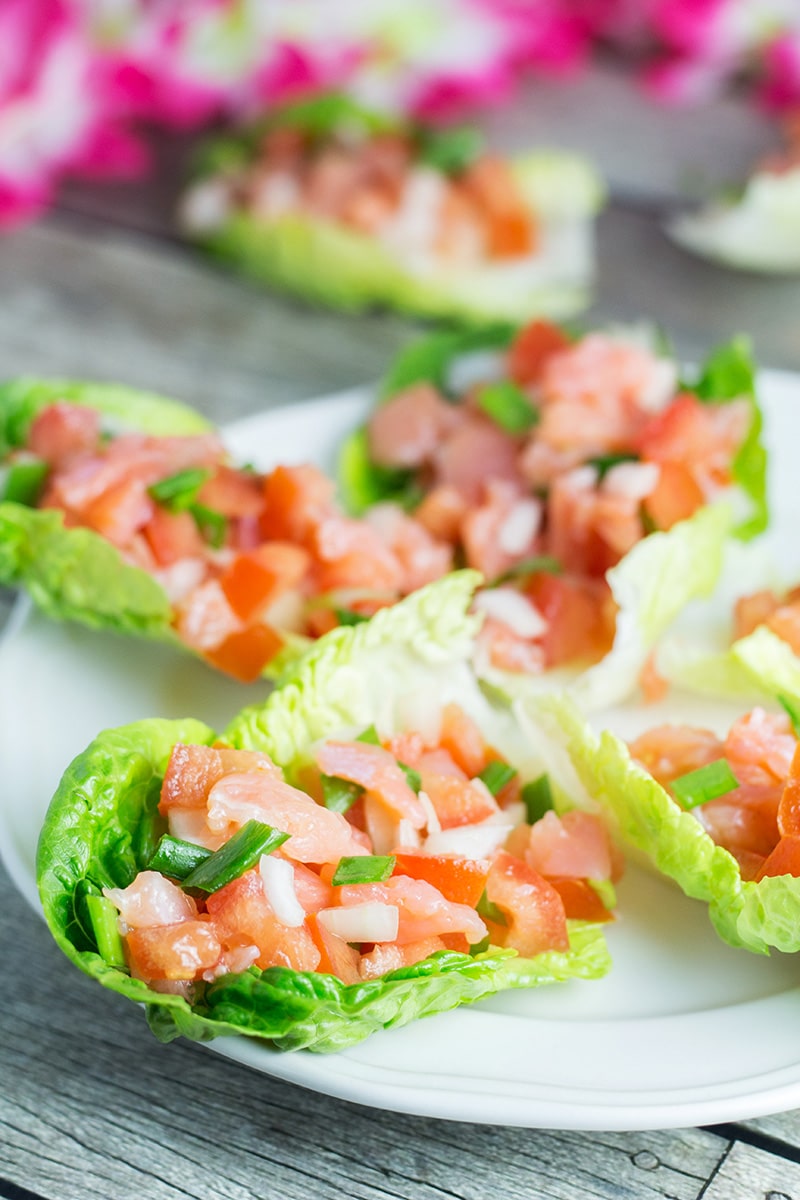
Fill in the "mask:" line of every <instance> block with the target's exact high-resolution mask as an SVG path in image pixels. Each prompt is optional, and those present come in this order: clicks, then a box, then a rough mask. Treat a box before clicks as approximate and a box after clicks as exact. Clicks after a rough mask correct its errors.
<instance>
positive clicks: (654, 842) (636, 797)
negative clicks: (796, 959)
mask: <svg viewBox="0 0 800 1200" xmlns="http://www.w3.org/2000/svg"><path fill="white" fill-rule="evenodd" d="M536 719H537V721H539V722H540V723H541V727H542V728H543V729H544V730H545V731H546V733H547V735H548V736H549V738H550V739H551V742H550V747H551V750H550V752H551V754H552V755H553V762H551V765H550V768H549V769H550V771H551V774H554V775H555V776H556V777H557V778H559V779H560V780H561V782H562V785H563V786H569V787H570V789H571V790H570V794H571V795H572V796H573V797H575V798H576V799H578V800H579V802H581V803H583V804H584V805H585V806H586V808H587V809H588V810H589V811H595V812H599V813H601V814H602V815H603V817H604V819H605V820H607V821H608V822H609V824H610V826H611V828H612V831H613V833H614V836H615V838H616V839H617V841H618V843H619V844H620V845H621V846H622V847H623V848H624V849H625V852H626V853H627V854H630V855H634V856H636V857H637V858H639V859H641V860H642V861H644V863H645V864H647V865H649V866H651V867H652V868H653V869H654V870H656V871H657V872H659V873H661V874H663V875H665V876H667V877H668V878H670V879H672V880H674V881H675V882H676V883H677V884H678V886H679V887H680V888H681V889H682V890H683V891H684V892H685V893H686V895H687V896H691V897H693V898H694V899H696V900H699V901H702V902H704V903H705V904H706V905H707V906H708V914H709V917H710V919H711V921H712V924H713V925H714V927H715V929H716V931H717V933H718V934H719V935H720V937H721V938H722V939H723V940H724V941H726V942H728V943H730V944H731V945H732V946H739V947H743V948H744V949H746V950H750V951H752V952H754V953H757V954H768V953H769V952H770V950H771V949H777V950H780V951H784V952H786V953H796V952H797V951H798V950H800V818H799V817H798V814H799V813H800V802H799V801H798V797H800V752H798V744H799V743H798V731H799V730H800V704H798V703H797V702H794V701H791V700H789V699H788V698H786V699H785V705H784V707H783V708H782V707H780V706H778V705H776V704H774V702H773V704H772V705H771V707H770V709H767V708H764V707H761V706H756V707H754V708H752V709H749V710H746V711H743V712H742V713H741V715H740V716H739V717H738V718H737V719H736V720H734V721H733V723H732V724H731V725H730V726H729V727H727V728H725V729H718V730H717V729H709V728H705V727H695V726H689V725H678V724H666V725H664V724H662V725H657V726H655V727H653V728H651V729H648V730H646V731H644V732H643V733H641V734H640V735H639V736H638V737H637V738H636V739H634V740H633V741H631V742H630V743H629V744H626V743H625V742H624V741H622V740H621V739H620V738H618V737H616V736H615V735H614V734H612V733H610V732H608V731H605V732H603V733H601V734H599V735H598V734H597V733H595V731H594V730H593V729H592V728H591V727H590V726H589V725H588V723H587V722H586V720H585V719H584V718H583V716H582V715H581V714H580V713H579V712H578V711H577V709H576V708H575V706H574V705H573V704H572V703H571V702H570V701H569V700H568V699H567V698H565V697H564V696H560V697H549V698H542V699H540V700H539V701H538V702H536ZM554 764H555V765H554Z"/></svg>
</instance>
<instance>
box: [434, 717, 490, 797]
mask: <svg viewBox="0 0 800 1200" xmlns="http://www.w3.org/2000/svg"><path fill="white" fill-rule="evenodd" d="M439 745H440V746H441V748H442V749H443V750H446V751H447V752H448V754H450V755H451V756H452V757H453V759H454V761H455V762H456V763H458V765H459V767H461V770H462V771H463V772H464V773H465V774H466V775H467V777H468V778H470V779H473V778H474V777H475V776H476V775H479V774H480V773H481V771H482V770H483V768H484V767H485V766H486V764H487V762H488V756H487V753H486V742H485V741H484V738H483V734H482V733H481V731H480V729H479V728H478V726H477V725H476V724H475V722H474V721H473V719H472V717H470V716H468V715H467V713H465V712H464V710H463V708H461V707H460V706H459V705H458V704H446V705H445V707H444V708H443V709H442V723H441V730H440V733H439Z"/></svg>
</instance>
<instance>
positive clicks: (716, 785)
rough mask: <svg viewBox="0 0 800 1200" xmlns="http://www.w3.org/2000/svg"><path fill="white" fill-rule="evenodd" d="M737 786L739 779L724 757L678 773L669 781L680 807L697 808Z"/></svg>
mask: <svg viewBox="0 0 800 1200" xmlns="http://www.w3.org/2000/svg"><path fill="white" fill-rule="evenodd" d="M738 786H739V780H738V779H737V778H736V776H735V775H734V773H733V771H732V770H731V768H730V764H729V763H728V760H727V759H726V758H718V759H716V760H715V761H714V762H711V763H708V764H707V765H706V766H705V767H698V768H697V770H696V771H688V772H687V773H686V774H685V775H679V776H678V778H677V779H673V780H672V782H671V783H670V785H669V787H670V791H671V792H672V793H673V795H674V796H675V799H676V800H677V801H678V803H679V804H680V805H681V807H682V808H697V806H698V805H699V804H706V803H707V802H708V801H709V800H716V799H717V798H718V797H719V796H724V795H726V794H727V793H728V792H732V791H733V790H734V788H737V787H738Z"/></svg>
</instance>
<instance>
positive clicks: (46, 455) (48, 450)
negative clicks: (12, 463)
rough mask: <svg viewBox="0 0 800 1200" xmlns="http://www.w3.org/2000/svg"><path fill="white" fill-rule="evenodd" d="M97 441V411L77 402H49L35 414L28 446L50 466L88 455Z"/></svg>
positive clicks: (98, 426) (98, 418) (98, 424)
mask: <svg viewBox="0 0 800 1200" xmlns="http://www.w3.org/2000/svg"><path fill="white" fill-rule="evenodd" d="M99 440H100V414H99V412H97V411H96V409H93V408H87V407H85V406H84V405H80V404H68V403H66V402H64V403H59V402H57V403H55V404H49V405H48V406H47V407H46V408H43V409H41V411H40V412H38V413H37V414H36V416H35V417H34V418H33V421H32V423H31V427H30V430H29V431H28V438H27V447H28V449H29V450H30V451H31V452H32V453H33V454H36V455H38V456H39V458H43V459H44V460H45V461H46V462H48V463H50V464H51V465H52V466H57V465H59V466H60V465H61V464H62V463H64V462H65V461H66V460H68V459H70V458H74V457H76V456H77V455H82V454H90V453H91V452H92V451H94V450H95V448H96V447H97V444H98V441H99Z"/></svg>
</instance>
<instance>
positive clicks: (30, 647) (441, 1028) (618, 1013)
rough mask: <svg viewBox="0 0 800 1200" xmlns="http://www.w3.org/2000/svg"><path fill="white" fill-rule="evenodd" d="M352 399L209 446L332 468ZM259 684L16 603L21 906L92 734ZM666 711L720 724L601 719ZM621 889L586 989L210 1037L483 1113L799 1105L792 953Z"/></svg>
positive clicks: (771, 388) (3, 827)
mask: <svg viewBox="0 0 800 1200" xmlns="http://www.w3.org/2000/svg"><path fill="white" fill-rule="evenodd" d="M762 390H763V397H764V401H765V407H766V409H767V416H768V431H769V432H768V438H769V443H770V445H771V446H772V447H773V448H774V461H773V487H772V493H773V500H774V502H775V503H776V505H777V511H778V512H779V514H780V519H779V520H778V521H777V523H776V528H775V531H774V533H773V534H772V535H771V537H770V541H771V543H772V546H773V549H775V550H778V551H779V553H780V555H781V556H783V560H784V561H783V565H784V566H785V569H786V570H787V573H788V572H789V571H790V570H794V565H795V564H796V560H797V550H796V549H795V539H794V537H793V536H792V535H793V534H794V531H795V530H796V528H797V520H796V512H795V510H796V509H797V501H796V500H795V499H794V497H795V495H796V494H797V489H796V486H795V485H796V480H795V475H796V463H795V456H796V447H797V445H798V444H800V382H799V381H798V379H797V378H796V377H793V376H790V375H786V374H779V373H765V375H764V377H763V381H762ZM368 402H369V396H368V393H367V392H366V391H360V392H353V393H348V394H346V395H339V396H335V397H331V398H330V399H327V400H322V401H314V402H312V403H309V404H306V405H302V406H297V407H293V408H291V409H288V410H285V411H284V410H279V411H272V412H268V413H266V414H264V415H262V416H259V417H255V418H253V419H250V420H248V421H246V422H243V423H240V424H238V425H236V426H233V427H231V428H230V429H229V430H228V431H227V432H228V439H227V440H228V443H229V445H230V446H231V448H232V450H233V451H234V453H236V454H241V455H243V456H245V457H246V458H247V459H249V460H251V461H256V462H257V463H259V465H261V466H263V467H268V466H270V465H272V464H274V463H276V462H278V461H284V462H298V461H303V460H313V461H316V462H318V463H320V464H321V465H323V466H325V467H328V468H330V467H331V466H332V462H333V458H334V455H335V448H336V446H337V444H338V442H339V440H340V438H341V436H342V435H343V434H344V433H345V432H346V431H347V430H349V429H350V428H352V426H353V424H354V423H355V422H356V421H357V420H358V419H359V418H360V417H361V415H362V414H363V413H364V411H365V407H366V405H367V404H368ZM793 402H794V403H793ZM784 552H785V554H784ZM790 559H791V560H793V563H792V565H791V566H790V562H789V560H790ZM798 573H799V574H800V572H798ZM749 582H751V581H749V580H748V583H749ZM23 681H24V683H23ZM260 692H261V685H254V686H253V687H252V688H249V689H244V688H242V687H241V686H239V685H237V684H234V683H231V682H228V681H227V680H225V679H223V678H221V677H220V676H219V675H216V674H214V673H213V672H211V671H210V670H208V669H207V668H205V667H204V666H203V665H202V664H200V663H198V662H195V661H193V660H192V659H191V658H189V657H188V656H184V655H181V654H180V653H179V652H177V651H175V652H173V651H170V650H165V649H164V648H162V647H159V646H155V645H149V644H148V643H146V642H139V641H135V640H132V639H124V638H121V637H115V636H112V635H108V634H98V633H93V632H91V631H89V630H85V629H82V628H80V627H78V626H62V625H57V624H53V623H49V622H47V621H46V620H44V619H43V618H42V617H41V616H39V615H38V614H37V613H35V612H34V611H33V610H32V609H31V608H30V606H29V605H27V604H26V603H24V602H23V603H22V604H21V605H20V607H19V608H18V610H17V613H16V617H15V620H14V621H13V622H12V623H11V625H10V626H9V629H8V631H7V634H6V636H5V638H4V641H3V644H2V647H1V648H0V761H1V762H2V763H3V774H4V781H3V788H2V792H1V793H0V849H2V853H3V857H4V859H5V862H6V864H7V866H8V868H9V870H10V872H11V875H12V877H13V879H14V880H15V882H16V884H17V885H18V887H19V888H20V890H21V891H22V892H23V894H24V895H25V896H26V898H27V899H28V900H29V901H30V903H31V904H33V905H34V907H35V908H37V910H38V908H39V906H38V900H37V896H36V889H35V883H34V861H35V847H36V838H37V834H38V829H39V826H40V823H41V820H42V817H43V814H44V811H45V808H46V805H47V802H48V800H49V797H50V796H51V794H52V793H53V791H54V789H55V786H56V784H57V782H58V778H59V776H60V773H61V771H62V769H63V768H64V766H65V765H66V764H67V763H68V762H69V760H70V759H71V757H72V756H73V755H74V754H75V753H77V752H78V751H79V750H81V749H83V748H84V746H85V745H86V744H87V743H88V742H89V741H90V740H91V738H92V737H93V736H94V735H95V734H96V733H97V731H98V730H99V729H101V728H103V727H107V726H109V725H115V724H119V723H122V722H125V721H130V720H135V719H137V718H139V717H144V716H164V717H180V716H186V715H187V714H191V715H192V716H197V717H201V718H203V719H204V720H206V721H208V722H209V723H210V724H212V725H215V726H216V727H220V726H222V725H224V724H225V723H226V721H227V720H228V719H229V717H230V716H231V715H232V714H233V713H234V712H235V711H236V710H237V709H238V708H239V707H240V706H241V705H242V704H243V703H246V702H252V701H254V700H256V699H257V698H258V696H259V694H260ZM665 714H667V715H671V716H673V717H683V718H685V719H689V720H698V721H703V722H705V723H710V724H716V725H719V726H720V727H722V726H723V725H724V723H725V722H726V721H728V720H729V719H730V717H731V715H732V710H731V709H726V707H725V706H722V705H709V704H707V703H704V702H702V701H698V700H697V699H696V698H695V699H693V700H689V699H688V698H687V699H685V700H684V701H681V700H680V699H676V698H672V699H671V700H670V701H669V702H668V704H667V705H665V706H662V708H661V709H660V710H659V711H655V710H653V709H648V710H646V712H645V711H642V710H638V711H637V710H635V709H628V710H627V711H626V710H619V711H617V712H616V713H615V714H613V716H612V718H611V722H612V723H613V724H614V725H615V726H616V727H617V728H619V729H621V730H622V731H624V732H629V731H630V730H631V729H632V728H634V727H635V726H637V725H639V726H641V725H643V724H645V723H648V724H649V723H655V722H656V721H657V720H660V719H662V717H663V716H664V715H665ZM619 898H620V912H621V914H622V915H621V916H620V919H619V921H618V922H617V923H616V924H615V925H614V926H613V927H612V928H611V929H610V930H609V933H608V940H609V945H610V948H611V952H612V955H613V958H614V962H615V965H614V969H613V970H612V972H611V974H610V975H609V976H608V977H607V978H606V979H605V980H602V981H600V982H594V983H582V982H573V983H570V984H565V985H561V986H554V987H550V988H543V989H541V990H539V991H535V992H519V993H509V994H506V995H501V996H498V997H496V998H494V999H492V1000H490V1001H486V1002H484V1003H482V1004H480V1005H476V1006H474V1007H472V1008H463V1009H459V1010H457V1011H455V1012H452V1013H448V1014H445V1015H442V1016H438V1017H434V1018H431V1019H428V1020H424V1021H420V1022H418V1023H416V1024H414V1025H411V1026H409V1027H407V1028H405V1029H398V1030H392V1031H388V1032H383V1033H380V1034H376V1035H374V1036H373V1037H371V1038H370V1039H368V1040H367V1041H366V1042H365V1043H363V1044H362V1045H360V1046H356V1047H354V1048H352V1049H350V1050H346V1051H344V1052H342V1053H340V1054H336V1055H326V1056H325V1055H312V1054H309V1053H305V1052H300V1053H294V1054H278V1053H275V1052H273V1051H270V1050H269V1049H268V1048H266V1047H264V1046H262V1045H260V1044H258V1043H257V1042H254V1041H252V1040H249V1039H246V1038H220V1039H219V1040H218V1041H217V1042H215V1043H212V1044H211V1046H210V1048H211V1049H212V1050H214V1051H216V1052H218V1053H221V1054H225V1055H228V1056H229V1057H231V1058H234V1059H236V1060H238V1061H239V1062H242V1063H246V1064H248V1065H249V1066H251V1067H255V1068H256V1069H258V1070H260V1071H263V1072H265V1073H267V1074H269V1075H274V1076H279V1077H280V1078H283V1079H288V1080H291V1081H293V1082H295V1083H299V1084H302V1085H304V1086H307V1087H310V1088H314V1089H316V1090H318V1091H321V1092H326V1093H329V1094H331V1095H334V1096H339V1097H343V1098H345V1099H348V1100H354V1101H358V1102H361V1103H363V1104H372V1105H377V1106H381V1107H384V1108H389V1109H396V1110H399V1111H405V1112H412V1113H418V1114H421V1115H429V1116H435V1117H448V1118H452V1119H460V1120H469V1121H480V1122H489V1123H493V1124H508V1125H523V1126H531V1127H541V1128H562V1129H660V1128H665V1127H667V1126H676V1125H677V1126H689V1125H696V1124H708V1123H714V1122H720V1121H729V1120H737V1119H744V1118H748V1117H753V1116H757V1115H763V1114H765V1113H769V1112H776V1111H780V1110H784V1109H787V1108H791V1107H795V1106H797V1105H800V1042H798V1039H797V1028H798V1022H799V1021H800V987H798V986H797V982H798V970H797V963H796V961H795V960H794V959H792V958H788V957H783V956H780V955H774V956H773V957H772V958H771V959H762V958H757V957H755V956H752V955H749V954H747V953H745V952H744V951H737V950H733V949H731V948H730V947H728V946H725V945H723V944H722V943H721V942H720V941H719V940H718V939H717V937H716V935H715V934H714V933H713V931H712V929H711V926H710V924H709V922H708V918H707V915H706V911H705V906H704V905H701V904H698V903H695V902H694V901H691V900H688V899H687V898H686V897H684V896H683V895H682V894H680V893H679V892H677V891H676V890H675V889H673V888H672V887H671V886H669V885H668V884H666V883H665V882H664V881H663V880H661V879H658V878H654V877H652V876H649V875H646V874H644V873H641V872H639V871H637V870H635V869H633V868H630V869H629V871H628V873H627V875H626V877H625V879H624V880H623V882H622V884H621V885H620V889H619ZM65 969H67V968H66V964H65Z"/></svg>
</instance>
